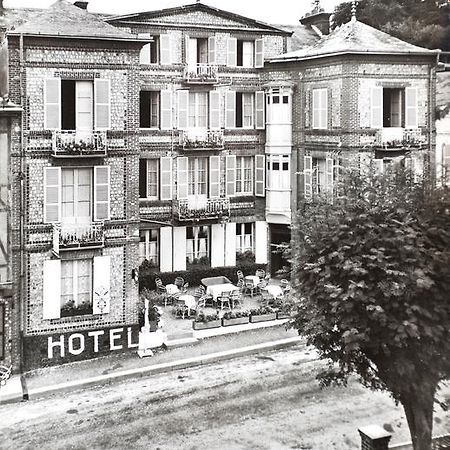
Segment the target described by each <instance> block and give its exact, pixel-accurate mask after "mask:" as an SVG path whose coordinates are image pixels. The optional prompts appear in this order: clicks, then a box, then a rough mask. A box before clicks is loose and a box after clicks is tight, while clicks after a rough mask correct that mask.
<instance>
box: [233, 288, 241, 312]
mask: <svg viewBox="0 0 450 450" xmlns="http://www.w3.org/2000/svg"><path fill="white" fill-rule="evenodd" d="M230 301H231V306H232V308H236V306H243V301H242V295H241V292H240V291H239V290H237V289H236V290H235V291H232V292H231V294H230Z"/></svg>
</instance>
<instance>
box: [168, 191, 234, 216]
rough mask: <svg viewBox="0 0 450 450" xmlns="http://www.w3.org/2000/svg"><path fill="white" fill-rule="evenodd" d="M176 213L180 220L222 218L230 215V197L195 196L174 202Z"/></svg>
mask: <svg viewBox="0 0 450 450" xmlns="http://www.w3.org/2000/svg"><path fill="white" fill-rule="evenodd" d="M174 214H175V216H176V218H177V219H178V220H180V221H190V220H194V221H199V220H209V219H221V218H223V217H229V216H230V199H229V198H206V197H203V196H198V197H193V198H190V199H188V200H177V201H175V202H174Z"/></svg>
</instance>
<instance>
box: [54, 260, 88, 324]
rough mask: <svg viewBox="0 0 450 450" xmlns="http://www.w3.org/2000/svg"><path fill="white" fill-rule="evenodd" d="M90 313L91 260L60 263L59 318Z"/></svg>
mask: <svg viewBox="0 0 450 450" xmlns="http://www.w3.org/2000/svg"><path fill="white" fill-rule="evenodd" d="M92 313H93V310H92V259H78V260H70V261H61V317H68V316H79V315H84V314H92Z"/></svg>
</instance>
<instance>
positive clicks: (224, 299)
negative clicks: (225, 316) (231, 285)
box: [217, 292, 231, 309]
mask: <svg viewBox="0 0 450 450" xmlns="http://www.w3.org/2000/svg"><path fill="white" fill-rule="evenodd" d="M217 306H220V309H223V308H224V307H225V306H227V307H228V308H230V309H231V301H230V292H222V293H221V294H220V295H219V297H217Z"/></svg>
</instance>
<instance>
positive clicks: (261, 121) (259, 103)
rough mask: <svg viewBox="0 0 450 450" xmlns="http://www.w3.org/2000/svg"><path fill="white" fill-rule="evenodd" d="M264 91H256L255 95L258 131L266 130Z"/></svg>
mask: <svg viewBox="0 0 450 450" xmlns="http://www.w3.org/2000/svg"><path fill="white" fill-rule="evenodd" d="M264 98H265V96H264V91H256V93H255V105H256V108H255V109H256V121H255V125H256V129H258V130H263V129H264V128H265V124H266V123H265V122H266V120H265V117H264V106H265V105H264V103H265V102H264Z"/></svg>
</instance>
